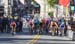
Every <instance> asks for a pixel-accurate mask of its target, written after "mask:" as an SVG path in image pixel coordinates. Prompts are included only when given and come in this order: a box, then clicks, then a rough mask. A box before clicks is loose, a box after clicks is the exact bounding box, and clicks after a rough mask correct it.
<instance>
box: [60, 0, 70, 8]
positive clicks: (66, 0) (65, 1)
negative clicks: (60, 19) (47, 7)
mask: <svg viewBox="0 0 75 44" xmlns="http://www.w3.org/2000/svg"><path fill="white" fill-rule="evenodd" d="M69 3H70V0H59V4H60V5H62V6H65V7H66V6H67V5H68V4H69Z"/></svg>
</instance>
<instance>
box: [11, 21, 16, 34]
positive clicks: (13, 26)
mask: <svg viewBox="0 0 75 44" xmlns="http://www.w3.org/2000/svg"><path fill="white" fill-rule="evenodd" d="M10 27H11V31H12V35H14V34H16V22H15V21H12V22H11V24H10Z"/></svg>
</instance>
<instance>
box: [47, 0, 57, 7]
mask: <svg viewBox="0 0 75 44" xmlns="http://www.w3.org/2000/svg"><path fill="white" fill-rule="evenodd" d="M48 4H49V5H50V7H54V6H55V4H57V0H48Z"/></svg>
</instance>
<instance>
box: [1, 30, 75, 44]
mask: <svg viewBox="0 0 75 44" xmlns="http://www.w3.org/2000/svg"><path fill="white" fill-rule="evenodd" d="M23 31H24V32H22V33H17V34H16V35H15V36H12V35H11V34H10V33H0V44H75V41H71V40H70V39H69V38H68V37H65V36H64V37H59V36H50V35H30V34H29V32H28V29H25V30H23Z"/></svg>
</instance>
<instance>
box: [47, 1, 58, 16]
mask: <svg viewBox="0 0 75 44" xmlns="http://www.w3.org/2000/svg"><path fill="white" fill-rule="evenodd" d="M47 1H48V5H49V6H50V8H54V6H55V5H56V4H57V2H58V0H47ZM48 15H49V16H53V11H52V12H49V14H48Z"/></svg>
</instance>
